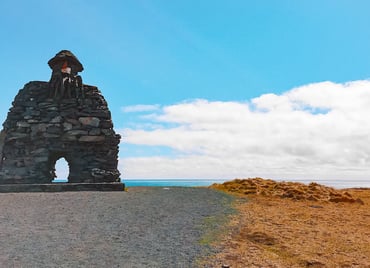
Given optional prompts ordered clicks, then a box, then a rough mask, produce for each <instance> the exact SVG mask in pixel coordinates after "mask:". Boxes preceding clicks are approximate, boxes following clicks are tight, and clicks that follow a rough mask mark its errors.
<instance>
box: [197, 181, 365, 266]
mask: <svg viewBox="0 0 370 268" xmlns="http://www.w3.org/2000/svg"><path fill="white" fill-rule="evenodd" d="M212 187H213V188H216V189H221V190H224V191H228V192H230V193H235V194H237V195H239V196H240V197H241V198H240V199H239V200H240V202H239V203H238V204H236V208H237V209H238V210H239V212H240V213H239V214H238V215H235V216H234V217H233V218H232V220H231V221H230V225H229V227H230V228H228V232H227V233H226V234H224V235H223V237H222V238H220V240H219V242H218V243H217V245H216V246H217V247H219V248H220V249H221V252H220V253H218V254H217V255H215V256H213V257H212V258H210V259H208V260H207V262H206V263H205V264H204V266H205V267H222V265H224V266H225V267H228V266H229V267H232V268H236V267H370V190H369V189H347V190H336V189H333V188H330V187H326V186H323V185H319V184H316V183H311V184H310V185H304V184H301V183H291V182H275V181H272V180H263V179H260V178H256V179H248V180H234V181H232V182H226V183H224V184H222V185H213V186H212ZM245 197H247V198H245Z"/></svg>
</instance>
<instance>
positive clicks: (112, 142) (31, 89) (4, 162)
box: [0, 81, 120, 184]
mask: <svg viewBox="0 0 370 268" xmlns="http://www.w3.org/2000/svg"><path fill="white" fill-rule="evenodd" d="M49 90H50V88H49V84H48V83H47V82H38V81H34V82H30V83H28V84H26V85H25V87H24V88H23V89H21V90H20V91H19V92H18V94H17V96H16V97H15V99H14V101H13V103H12V105H13V106H12V108H11V109H10V111H9V113H8V116H7V119H6V121H5V122H4V124H3V126H4V129H3V131H2V133H1V134H0V156H1V158H0V184H18V183H51V182H52V180H53V179H54V177H55V163H56V161H57V160H58V159H60V158H62V157H64V158H65V160H66V161H67V162H68V165H69V177H68V182H71V183H72V182H73V183H100V182H119V181H120V179H119V175H120V173H119V171H118V170H117V164H118V144H119V141H120V136H119V135H117V134H116V133H115V132H114V130H113V124H112V120H111V114H110V111H109V109H108V106H107V103H106V101H105V99H104V97H103V96H102V95H101V93H100V91H99V90H98V88H96V87H94V86H88V85H84V92H85V94H84V95H85V96H84V98H82V97H79V96H76V95H72V97H71V98H65V99H59V100H55V99H51V98H50V97H49V95H50V94H49Z"/></svg>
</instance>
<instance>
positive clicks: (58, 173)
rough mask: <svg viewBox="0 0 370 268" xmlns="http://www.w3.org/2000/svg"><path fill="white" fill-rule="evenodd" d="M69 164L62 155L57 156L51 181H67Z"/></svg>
mask: <svg viewBox="0 0 370 268" xmlns="http://www.w3.org/2000/svg"><path fill="white" fill-rule="evenodd" d="M68 176H69V165H68V162H67V161H66V159H65V158H64V157H62V158H59V159H58V160H57V161H56V163H55V178H54V180H53V181H52V182H53V183H54V182H55V183H58V182H68Z"/></svg>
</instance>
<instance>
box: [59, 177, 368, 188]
mask: <svg viewBox="0 0 370 268" xmlns="http://www.w3.org/2000/svg"><path fill="white" fill-rule="evenodd" d="M225 181H227V180H215V179H214V180H210V179H149V180H143V179H142V180H135V179H123V180H122V182H123V183H124V184H125V186H126V187H141V186H147V187H199V186H210V185H212V184H213V183H223V182H225ZM278 181H283V180H278ZM285 181H293V182H301V183H305V184H308V183H310V182H313V181H312V180H285ZM54 182H68V181H67V180H65V179H56V180H54ZM314 182H317V183H319V184H323V185H326V186H331V187H334V188H337V189H343V188H353V187H363V188H370V180H315V181H314Z"/></svg>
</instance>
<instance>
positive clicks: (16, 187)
mask: <svg viewBox="0 0 370 268" xmlns="http://www.w3.org/2000/svg"><path fill="white" fill-rule="evenodd" d="M124 189H125V184H123V183H121V182H111V183H60V182H57V183H45V184H0V193H17V192H67V191H123V190H124Z"/></svg>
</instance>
